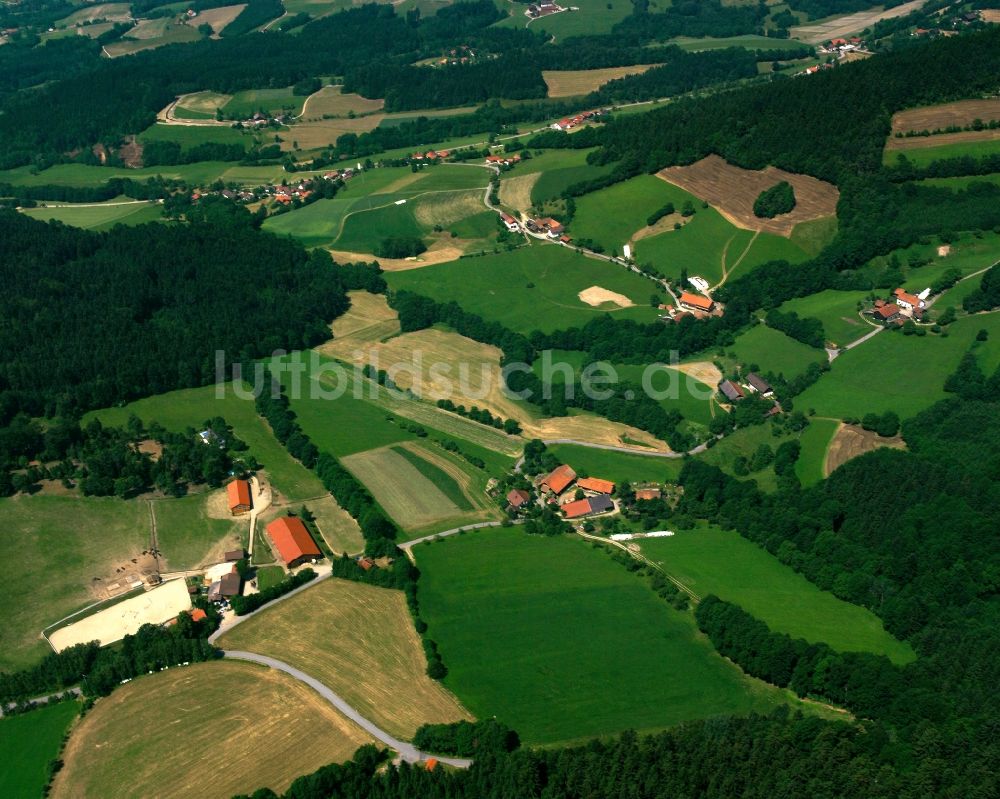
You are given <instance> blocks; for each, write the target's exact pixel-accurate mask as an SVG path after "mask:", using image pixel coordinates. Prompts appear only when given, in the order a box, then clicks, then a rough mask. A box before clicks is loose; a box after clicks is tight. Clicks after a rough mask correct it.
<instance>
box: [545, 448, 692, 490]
mask: <svg viewBox="0 0 1000 799" xmlns="http://www.w3.org/2000/svg"><path fill="white" fill-rule="evenodd" d="M549 452H551V453H552V454H553V455H555V456H556V457H557V458H559V459H560V460H561V461H563V462H564V463H568V464H569V465H570V466H572V467H573V469H574V470H575V471H576V473H577V474H585V475H589V476H591V477H602V478H604V479H605V480H611V481H613V482H615V483H618V484H619V485H621V484H622V483H626V482H629V483H638V482H643V483H647V482H648V483H664V482H673V481H675V480H676V479H677V478H678V477H679V476H680V473H681V466H683V465H684V461H683V460H682V459H681V458H656V457H649V456H646V455H629V454H628V453H626V452H611V451H609V450H601V449H593V448H591V447H580V446H577V445H575V444H553V445H552V446H550V447H549Z"/></svg>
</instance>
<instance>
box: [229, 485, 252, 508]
mask: <svg viewBox="0 0 1000 799" xmlns="http://www.w3.org/2000/svg"><path fill="white" fill-rule="evenodd" d="M226 492H227V493H228V494H229V510H235V509H236V508H238V507H240V506H241V505H245V506H246V507H248V508H249V507H250V484H249V483H248V482H247V481H246V480H233V482H231V483H230V484H229V485H227V486H226Z"/></svg>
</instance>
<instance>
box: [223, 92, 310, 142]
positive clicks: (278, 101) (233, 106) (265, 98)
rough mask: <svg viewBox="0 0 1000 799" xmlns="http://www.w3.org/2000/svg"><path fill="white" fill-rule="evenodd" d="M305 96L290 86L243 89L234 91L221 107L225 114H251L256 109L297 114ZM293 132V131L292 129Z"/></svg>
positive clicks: (266, 111)
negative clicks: (295, 91) (293, 90)
mask: <svg viewBox="0 0 1000 799" xmlns="http://www.w3.org/2000/svg"><path fill="white" fill-rule="evenodd" d="M305 100H306V98H305V97H304V96H302V95H297V94H293V93H292V87H291V86H286V87H284V88H281V89H245V90H243V91H241V92H236V94H234V95H233V97H232V99H231V100H230V101H229V102H228V103H226V104H225V105H224V106H223V107H222V112H223V113H224V114H225V115H226V116H230V115H235V116H237V117H249V116H253V115H254V114H255V113H257V112H258V111H264V112H265V113H271V114H277V113H280V112H282V111H285V112H291V113H292V114H298V113H300V112H301V111H302V104H303V103H304V102H305ZM293 133H294V131H293Z"/></svg>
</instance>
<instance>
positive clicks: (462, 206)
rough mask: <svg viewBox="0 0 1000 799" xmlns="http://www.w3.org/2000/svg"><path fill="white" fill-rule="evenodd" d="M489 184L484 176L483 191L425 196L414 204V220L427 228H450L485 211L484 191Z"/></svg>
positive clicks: (449, 192)
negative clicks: (438, 226) (437, 226)
mask: <svg viewBox="0 0 1000 799" xmlns="http://www.w3.org/2000/svg"><path fill="white" fill-rule="evenodd" d="M488 182H489V180H488V176H487V175H486V174H485V173H484V174H483V189H471V190H469V191H446V192H436V193H431V194H425V195H423V196H422V197H420V198H418V199H417V201H416V202H414V203H413V218H414V219H416V220H417V223H418V224H420V225H423V226H425V227H429V228H433V227H434V226H435V225H440V226H441V227H448V226H449V225H453V224H455V223H456V222H460V221H461V220H463V219H465V218H466V217H469V216H472V215H473V214H476V213H478V212H479V211H482V210H483V190H484V189H485V188H486V184H487V183H488Z"/></svg>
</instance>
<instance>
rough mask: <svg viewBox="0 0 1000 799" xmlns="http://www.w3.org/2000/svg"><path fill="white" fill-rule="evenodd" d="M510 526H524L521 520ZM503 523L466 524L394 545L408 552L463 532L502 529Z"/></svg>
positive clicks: (512, 522)
mask: <svg viewBox="0 0 1000 799" xmlns="http://www.w3.org/2000/svg"><path fill="white" fill-rule="evenodd" d="M511 524H524V520H523V519H514V520H512V521H511ZM502 526H503V522H476V524H466V525H463V526H462V527H453V528H452V529H451V530H444V531H443V532H440V533H432V534H431V535H425V536H423V537H422V538H414V539H413V540H412V541H404V542H403V543H402V544H396V546H398V547H399V548H400V549H402V550H409V549H412V548H413V547H415V546H416V545H417V544H423V543H424V542H425V541H433V540H435V539H437V538H447V537H448V536H450V535H457V534H458V533H460V532H462V531H463V530H482V529H483V528H484V527H502Z"/></svg>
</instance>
